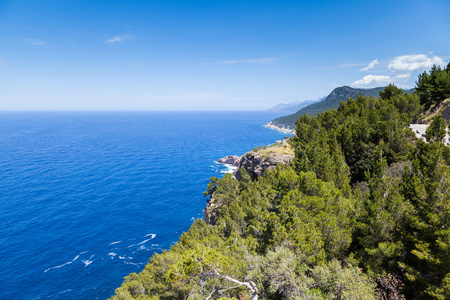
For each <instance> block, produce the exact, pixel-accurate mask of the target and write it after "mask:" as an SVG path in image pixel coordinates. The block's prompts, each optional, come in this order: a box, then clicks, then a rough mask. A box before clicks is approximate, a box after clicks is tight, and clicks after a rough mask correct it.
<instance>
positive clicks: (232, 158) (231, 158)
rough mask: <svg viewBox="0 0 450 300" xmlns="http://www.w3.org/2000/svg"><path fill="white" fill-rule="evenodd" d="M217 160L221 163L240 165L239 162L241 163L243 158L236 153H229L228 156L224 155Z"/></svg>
mask: <svg viewBox="0 0 450 300" xmlns="http://www.w3.org/2000/svg"><path fill="white" fill-rule="evenodd" d="M217 162H218V163H220V164H228V165H232V166H233V167H239V164H240V163H241V158H240V157H239V156H236V155H228V156H225V157H222V158H221V159H219V160H218V161H217Z"/></svg>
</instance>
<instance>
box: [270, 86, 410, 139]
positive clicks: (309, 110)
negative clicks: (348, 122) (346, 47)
mask: <svg viewBox="0 0 450 300" xmlns="http://www.w3.org/2000/svg"><path fill="white" fill-rule="evenodd" d="M382 90H384V87H376V88H372V89H355V88H352V87H349V86H341V87H338V88H335V89H334V90H333V91H332V92H331V93H330V94H329V95H328V96H327V97H325V98H324V99H323V100H322V101H320V102H316V103H312V104H309V105H307V106H304V107H303V108H301V109H300V110H298V111H297V112H295V113H293V114H290V115H287V116H284V117H279V118H276V119H274V120H273V121H271V122H270V123H269V124H267V126H268V127H271V128H275V129H276V128H280V129H283V130H284V131H286V130H291V131H293V130H294V129H295V120H297V118H298V117H300V116H301V115H303V114H308V115H310V116H317V115H318V114H319V113H321V112H324V111H327V110H329V109H331V108H335V109H337V108H338V107H339V102H341V101H344V102H346V101H347V100H348V98H353V99H356V98H357V97H358V95H363V96H366V97H370V96H374V97H376V98H378V97H379V93H380V91H382ZM405 91H406V92H407V93H410V94H412V93H413V92H414V91H415V89H410V90H405ZM275 107H277V106H275ZM272 109H273V108H272Z"/></svg>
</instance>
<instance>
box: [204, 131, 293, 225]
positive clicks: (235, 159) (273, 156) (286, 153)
mask: <svg viewBox="0 0 450 300" xmlns="http://www.w3.org/2000/svg"><path fill="white" fill-rule="evenodd" d="M294 156H295V153H294V149H293V148H292V146H291V145H290V144H289V140H288V139H285V140H283V141H281V142H279V143H276V144H274V145H271V146H268V147H259V148H256V149H254V150H252V151H250V152H248V153H246V154H244V155H243V156H241V157H239V156H236V155H229V156H226V157H223V158H221V159H219V160H218V161H217V162H218V163H222V164H228V165H231V166H234V167H236V169H235V171H234V172H233V175H234V176H235V177H236V179H237V180H240V179H241V172H240V171H241V169H244V170H245V171H246V172H247V173H248V174H249V175H250V177H251V178H252V179H253V180H256V179H257V178H258V177H259V176H264V172H266V171H267V170H273V169H275V168H276V167H277V165H278V164H284V165H289V164H290V163H291V161H292V160H293V159H294ZM220 206H221V203H219V201H217V200H216V198H215V197H214V193H213V195H212V197H211V199H210V200H209V201H208V203H207V204H206V208H205V211H204V212H203V220H204V221H205V222H206V223H207V224H209V225H215V224H216V221H217V219H218V218H219V215H218V214H217V209H216V208H218V207H220Z"/></svg>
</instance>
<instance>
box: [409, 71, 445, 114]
mask: <svg viewBox="0 0 450 300" xmlns="http://www.w3.org/2000/svg"><path fill="white" fill-rule="evenodd" d="M416 91H417V93H418V94H419V96H420V102H421V104H423V105H425V107H426V108H429V107H431V106H432V105H433V104H437V103H440V102H442V101H443V100H445V99H446V98H448V97H450V63H449V64H448V65H447V67H446V68H445V69H441V67H439V66H433V67H432V68H431V70H430V71H429V72H428V73H427V72H423V73H422V74H420V75H419V78H418V79H417V81H416Z"/></svg>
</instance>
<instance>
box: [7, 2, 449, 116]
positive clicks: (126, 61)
mask: <svg viewBox="0 0 450 300" xmlns="http://www.w3.org/2000/svg"><path fill="white" fill-rule="evenodd" d="M449 11H450V1H446V0H442V1H435V0H429V1H415V0H409V1H402V0H399V1H382V0H381V1H362V0H361V1H264V0H258V1H245V0H241V1H215V0H205V1H195V0H194V1H170V0H165V1H112V0H110V1H83V0H80V1H64V0H52V1H50V0H48V1H47V0H36V1H21V0H14V1H2V0H0V76H1V77H0V80H1V81H0V110H20V109H24V110H264V109H268V108H270V107H271V106H274V105H276V104H278V103H287V102H293V101H301V100H309V99H316V98H319V97H322V96H325V95H327V94H329V93H330V92H331V91H332V90H333V89H334V88H335V87H338V86H342V85H351V86H354V87H375V86H384V85H386V84H388V83H394V84H396V85H398V86H401V87H404V88H411V87H414V85H415V81H416V79H417V75H418V74H419V73H421V72H423V71H424V70H428V69H429V68H430V67H431V66H432V65H433V64H438V65H441V66H446V64H447V63H448V62H449V61H450V37H449V31H448V30H449V28H450V19H449V18H448V12H449Z"/></svg>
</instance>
